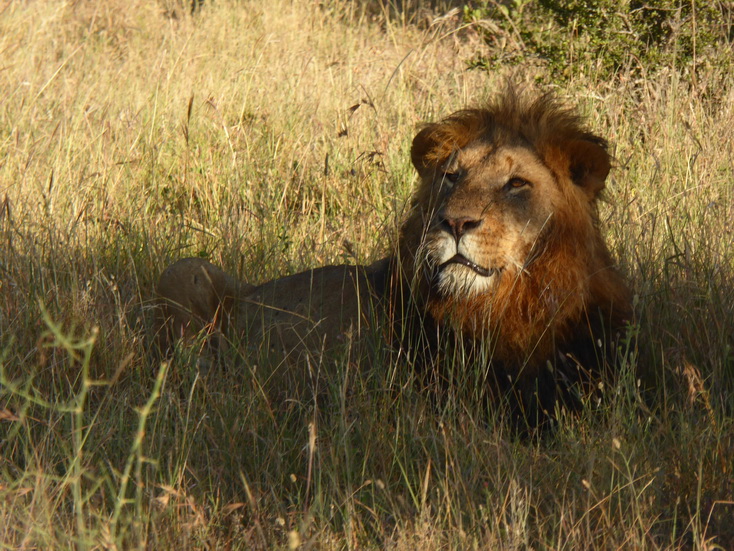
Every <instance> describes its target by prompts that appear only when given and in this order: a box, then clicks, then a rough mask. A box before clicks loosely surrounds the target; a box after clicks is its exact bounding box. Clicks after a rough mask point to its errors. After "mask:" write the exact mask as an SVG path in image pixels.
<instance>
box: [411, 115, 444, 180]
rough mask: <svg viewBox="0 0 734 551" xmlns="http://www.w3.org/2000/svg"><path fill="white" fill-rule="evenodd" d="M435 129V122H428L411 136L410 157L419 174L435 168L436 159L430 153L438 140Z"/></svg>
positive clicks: (423, 174) (422, 174)
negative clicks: (414, 135)
mask: <svg viewBox="0 0 734 551" xmlns="http://www.w3.org/2000/svg"><path fill="white" fill-rule="evenodd" d="M436 130H437V125H436V124H429V125H428V126H426V127H425V128H423V129H422V130H421V131H420V132H418V134H417V135H416V137H415V138H413V145H412V147H411V148H410V158H411V160H412V161H413V166H414V167H415V169H416V170H417V171H418V174H420V175H421V176H425V174H426V172H428V171H429V170H433V169H435V167H436V166H437V163H436V160H435V159H434V158H433V157H434V155H432V153H434V150H435V149H436V145H437V142H438V136H437V135H436V134H437V132H436Z"/></svg>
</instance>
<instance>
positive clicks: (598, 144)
mask: <svg viewBox="0 0 734 551" xmlns="http://www.w3.org/2000/svg"><path fill="white" fill-rule="evenodd" d="M566 152H567V154H568V158H569V167H568V168H569V172H570V174H571V179H572V180H573V182H574V183H575V184H576V185H577V186H580V187H582V188H583V189H584V190H585V191H586V193H587V195H588V196H589V198H590V199H595V198H596V196H597V195H599V192H600V191H601V190H603V189H604V182H605V181H606V179H607V175H608V174H609V170H610V169H611V168H612V164H611V161H610V157H609V153H607V149H606V143H605V142H604V141H602V140H601V139H599V140H593V141H591V140H573V141H571V142H570V143H569V144H568V146H567V147H566Z"/></svg>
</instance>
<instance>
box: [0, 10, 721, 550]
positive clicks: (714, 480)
mask: <svg viewBox="0 0 734 551" xmlns="http://www.w3.org/2000/svg"><path fill="white" fill-rule="evenodd" d="M187 4H188V3H187V2H180V3H176V2H173V1H171V0H166V1H164V0H161V1H159V2H143V1H134V2H118V1H110V2H106V3H101V2H100V3H94V2H89V3H87V2H75V3H59V2H46V1H39V2H29V3H28V2H11V3H6V5H5V6H4V7H0V52H2V55H1V56H0V60H1V61H0V385H1V386H0V534H2V538H0V544H1V545H2V548H8V549H10V548H13V549H15V548H23V549H35V548H38V549H51V548H54V549H66V548H82V549H87V548H89V549H97V548H110V549H114V548H116V549H134V548H153V549H166V548H169V549H198V548H205V549H261V548H267V549H270V548H276V549H277V548H283V549H285V548H296V547H297V545H298V544H299V543H300V545H301V546H302V547H301V548H303V549H310V548H318V549H345V548H348V549H362V548H367V549H370V548H373V549H382V548H391V549H406V550H407V549H411V550H412V549H461V550H463V549H472V548H476V549H525V548H534V549H559V550H560V549H569V550H570V549H592V548H593V549H617V548H625V549H689V548H694V549H716V548H717V547H716V546H717V545H718V546H720V547H719V548H722V549H729V548H732V546H734V476H733V475H732V473H733V472H734V423H733V420H732V413H733V412H734V399H733V398H732V396H734V237H733V236H734V165H732V156H733V154H734V151H733V150H732V143H734V130H733V129H734V111H733V110H732V105H734V87H732V76H731V72H730V71H728V70H726V63H730V59H729V58H730V57H731V53H727V52H730V51H731V45H730V44H729V45H726V44H723V45H722V46H721V50H720V51H718V52H714V53H712V54H711V55H712V56H713V55H718V57H717V58H716V60H717V62H716V63H714V62H711V63H708V64H706V63H705V62H702V65H701V67H700V68H699V69H698V71H697V72H696V78H695V79H693V78H691V73H690V70H689V69H687V68H686V67H644V68H643V69H645V70H644V71H643V72H642V75H643V76H640V72H639V67H636V68H635V72H634V73H629V74H626V73H624V71H622V72H620V74H619V75H618V77H617V78H616V79H614V80H608V79H601V78H597V77H596V76H595V73H594V71H593V69H592V68H591V67H588V66H580V67H579V70H578V73H577V75H578V76H571V77H570V78H568V80H566V81H564V82H563V83H557V82H556V83H554V81H553V79H552V77H551V76H550V74H549V73H548V72H547V71H548V69H547V68H546V67H544V66H543V64H542V63H540V64H539V63H537V62H531V61H528V62H527V65H522V66H520V67H508V68H503V67H497V68H495V70H494V71H493V72H490V73H488V72H481V71H467V70H466V67H467V62H468V60H470V59H472V58H473V57H474V56H476V55H477V54H482V53H483V52H484V53H486V51H487V49H489V48H491V46H489V45H488V44H487V42H486V41H485V35H484V34H482V33H481V32H479V30H478V29H479V27H477V26H476V24H471V25H469V26H468V27H465V26H463V22H462V20H461V15H460V14H459V15H454V16H450V17H446V18H443V19H439V20H433V19H431V18H430V17H427V16H426V14H427V13H428V12H427V11H425V10H421V9H418V8H417V7H415V6H413V4H414V3H410V2H408V3H406V4H407V7H406V9H405V11H403V12H396V11H395V10H394V9H392V8H391V7H390V6H391V4H390V3H387V2H385V3H382V4H381V3H379V2H363V3H351V2H341V1H338V0H334V1H329V2H324V3H322V5H321V6H318V5H316V4H315V3H313V4H312V3H306V2H303V3H299V2H286V1H282V0H273V1H272V2H269V3H267V4H265V3H260V2H245V3H237V2H228V1H226V0H222V1H216V2H212V3H207V4H206V5H205V6H204V9H203V10H202V11H201V12H200V13H198V14H197V15H196V16H195V17H191V16H190V15H189V14H188V11H187V9H186V6H187ZM729 25H731V21H729ZM510 38H512V37H511V36H510ZM701 57H702V56H699V58H701ZM712 59H713V58H712ZM729 66H730V65H729ZM722 67H723V68H722ZM508 76H514V79H515V80H516V81H518V82H519V83H521V84H523V83H524V84H526V85H528V86H532V83H534V82H537V81H539V82H545V83H546V84H545V85H544V87H543V89H548V88H553V89H555V90H556V92H557V93H558V94H559V96H561V97H562V98H564V99H565V100H567V101H568V102H569V103H570V104H574V105H578V106H579V108H580V109H581V110H582V112H584V113H585V114H587V115H588V118H589V122H590V125H591V126H592V127H593V128H594V130H595V131H597V132H598V133H600V134H602V135H604V136H606V137H607V138H609V140H610V142H611V143H612V145H613V148H614V154H615V157H616V159H617V165H616V167H615V169H614V171H613V176H612V178H611V180H610V182H609V189H608V193H607V198H608V201H607V202H606V203H605V204H604V205H603V207H602V218H603V220H604V223H605V230H606V233H607V236H608V239H609V242H610V244H611V245H612V248H613V249H614V251H615V253H616V255H617V257H618V258H619V260H620V264H621V266H622V267H623V269H624V270H625V272H626V273H627V274H628V276H629V279H630V281H631V283H632V285H633V287H634V289H635V291H636V306H635V312H636V315H637V318H638V322H639V323H638V324H639V350H638V351H637V353H636V356H635V357H634V359H633V364H634V366H633V367H635V368H636V369H637V372H636V373H637V375H633V374H630V373H629V371H628V372H627V375H626V376H624V377H622V380H621V381H620V383H619V384H618V386H617V387H616V388H614V389H610V390H609V392H608V400H607V401H606V402H605V405H604V406H603V408H602V409H603V411H599V410H598V409H594V408H589V410H588V411H583V412H581V414H580V415H579V416H577V417H570V418H562V419H561V422H560V425H559V428H558V430H557V431H556V432H554V433H553V434H549V435H547V436H546V437H544V438H543V439H541V440H539V441H535V440H530V441H528V440H523V439H518V438H516V437H514V436H513V435H512V434H511V431H510V430H509V429H508V427H507V424H506V423H503V422H502V420H501V419H495V418H494V414H493V413H487V412H486V411H482V410H481V409H480V408H472V407H469V406H466V404H463V405H462V404H461V403H460V402H456V403H448V404H445V405H444V406H443V407H438V408H437V407H435V404H433V403H432V401H431V399H430V397H429V396H425V395H424V394H422V393H420V392H419V391H418V389H417V388H416V386H415V385H413V384H412V374H411V373H410V370H409V368H408V366H407V365H405V364H404V363H401V362H399V361H395V360H394V359H392V358H390V356H389V355H388V354H387V352H386V351H378V352H377V353H376V355H375V356H374V357H371V358H370V360H369V361H368V360H367V359H365V358H359V357H354V356H351V355H350V354H349V350H345V351H344V353H343V355H342V356H338V357H325V358H320V357H313V358H311V360H312V363H313V365H314V366H321V367H322V368H323V369H326V370H329V371H330V372H331V373H333V376H332V377H331V378H330V379H329V382H328V385H327V386H328V387H327V388H326V389H324V391H323V395H324V399H323V400H321V401H319V402H317V401H316V400H315V398H314V395H313V393H312V392H311V391H310V390H309V389H308V388H297V389H295V390H294V391H292V392H290V393H289V394H290V395H288V396H286V397H285V398H287V399H283V400H282V401H280V402H278V401H274V400H272V399H269V398H267V397H265V396H264V395H263V393H262V392H260V391H259V386H258V384H259V383H261V382H263V381H262V377H263V370H262V366H260V369H258V366H257V365H256V364H254V363H253V362H252V361H250V360H245V359H243V358H241V357H238V355H237V354H236V353H232V354H231V357H230V358H228V360H229V361H227V362H225V365H223V366H221V368H219V367H218V368H215V369H211V370H209V371H205V370H199V369H198V368H197V358H196V354H195V350H188V351H187V350H181V351H180V353H179V354H177V355H176V356H175V357H174V358H173V359H171V361H170V362H168V363H163V364H162V363H161V362H160V359H159V358H157V357H156V355H155V354H154V353H153V352H152V339H151V337H150V329H151V325H152V319H151V297H152V288H153V285H154V282H155V280H156V278H157V276H158V274H159V273H160V272H161V271H162V269H163V268H164V267H165V266H166V265H167V264H169V263H170V262H172V261H174V260H175V259H177V258H179V257H181V256H194V255H203V256H206V257H208V258H210V259H211V260H212V261H213V262H215V263H217V264H219V265H221V266H223V267H224V268H225V269H227V270H228V271H230V272H232V273H236V274H239V275H240V276H242V277H246V278H247V279H248V280H249V281H251V282H255V283H257V282H261V281H265V280H267V279H269V278H272V277H277V276H281V275H285V274H289V273H294V272H296V271H298V270H301V269H303V268H305V267H309V266H314V265H322V264H327V263H335V262H367V261H370V260H373V259H376V258H379V257H380V256H381V255H382V254H383V253H385V251H387V250H388V249H389V247H390V243H389V242H388V241H386V239H385V236H386V235H393V234H394V231H395V228H396V225H397V224H398V221H399V219H400V216H401V212H402V211H403V208H404V203H405V201H406V200H407V199H408V197H409V195H410V191H411V188H412V186H413V184H414V182H415V177H414V175H413V172H412V168H411V166H410V159H409V148H410V141H411V139H412V137H413V135H414V134H415V132H416V129H417V128H418V125H419V124H420V123H421V122H422V121H428V120H435V119H437V118H439V117H441V116H444V115H446V114H448V113H450V112H452V111H454V110H456V109H459V108H461V107H464V106H466V105H468V104H471V103H478V102H481V100H482V99H483V98H484V97H486V96H487V95H488V94H491V93H492V91H494V90H497V89H499V88H500V86H501V85H502V83H503V82H504V80H505V79H506V78H507V77H508ZM712 83H715V86H713V85H712ZM640 379H641V380H640Z"/></svg>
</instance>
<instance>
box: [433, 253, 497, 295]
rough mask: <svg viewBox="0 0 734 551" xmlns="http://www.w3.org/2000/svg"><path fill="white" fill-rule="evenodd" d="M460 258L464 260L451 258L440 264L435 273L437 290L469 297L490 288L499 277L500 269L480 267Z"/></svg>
mask: <svg viewBox="0 0 734 551" xmlns="http://www.w3.org/2000/svg"><path fill="white" fill-rule="evenodd" d="M457 256H459V255H457ZM461 258H462V259H464V260H466V262H462V261H461V260H458V261H457V260H454V259H453V258H452V259H451V260H449V261H447V262H444V263H443V264H441V266H440V267H439V270H438V274H437V284H438V289H439V291H440V292H441V293H443V294H446V295H454V296H460V297H471V296H476V295H479V294H482V293H485V292H487V291H489V290H491V289H492V287H493V286H494V285H495V283H496V281H497V279H498V278H499V272H500V270H499V269H496V268H489V269H487V268H482V267H480V266H477V265H476V264H474V263H472V262H471V261H469V260H467V259H465V258H464V257H461Z"/></svg>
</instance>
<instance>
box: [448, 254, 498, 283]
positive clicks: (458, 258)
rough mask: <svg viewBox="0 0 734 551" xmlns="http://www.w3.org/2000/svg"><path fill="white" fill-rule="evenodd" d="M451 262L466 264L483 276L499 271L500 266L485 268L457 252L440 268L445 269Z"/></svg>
mask: <svg viewBox="0 0 734 551" xmlns="http://www.w3.org/2000/svg"><path fill="white" fill-rule="evenodd" d="M449 264H461V265H462V266H466V267H467V268H469V269H470V270H472V271H474V272H475V273H477V274H479V275H480V276H482V277H490V276H493V275H494V274H496V273H498V272H499V268H483V267H482V266H479V265H478V264H476V263H474V262H472V261H471V260H469V259H468V258H467V257H465V256H464V255H463V254H455V255H454V256H452V257H451V258H449V259H448V260H447V261H446V262H444V263H443V264H441V265H440V266H439V267H438V269H439V270H443V269H444V268H445V267H446V266H448V265H449Z"/></svg>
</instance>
